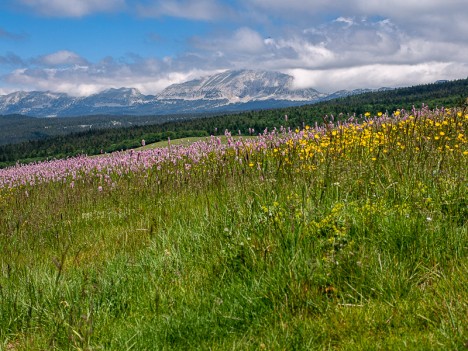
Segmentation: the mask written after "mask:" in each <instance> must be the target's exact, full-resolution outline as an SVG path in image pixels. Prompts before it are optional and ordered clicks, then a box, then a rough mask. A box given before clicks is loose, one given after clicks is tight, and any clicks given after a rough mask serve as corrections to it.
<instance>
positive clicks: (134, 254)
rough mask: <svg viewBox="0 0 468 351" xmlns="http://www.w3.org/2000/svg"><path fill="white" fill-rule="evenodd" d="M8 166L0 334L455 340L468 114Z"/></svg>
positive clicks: (82, 340) (223, 344)
mask: <svg viewBox="0 0 468 351" xmlns="http://www.w3.org/2000/svg"><path fill="white" fill-rule="evenodd" d="M373 113H375V114H376V116H374V117H372V116H371V114H370V113H366V116H365V117H364V118H362V119H358V120H352V119H351V120H349V121H346V122H341V123H333V121H332V120H331V119H330V120H328V121H327V123H325V124H324V125H323V126H318V127H313V128H312V127H309V126H305V128H304V129H302V130H299V129H297V130H285V129H283V128H282V129H279V130H270V131H265V132H264V133H263V134H262V135H260V136H258V137H256V138H236V139H233V138H232V137H231V136H230V135H229V133H226V134H227V135H226V141H221V139H219V138H215V137H212V138H211V139H208V140H205V141H203V140H202V141H197V142H194V143H191V144H184V143H182V144H181V145H175V144H173V143H169V145H167V146H166V147H164V148H150V149H148V150H135V151H133V152H126V153H115V154H109V155H104V156H102V157H95V158H87V157H77V158H72V159H68V160H57V161H50V162H44V163H39V164H33V165H25V166H19V165H18V166H16V167H11V168H7V169H3V170H0V265H1V267H0V268H1V270H0V349H1V350H190V349H197V350H198V349H200V350H403V349H405V350H462V349H464V348H466V347H468V346H467V344H468V323H467V321H468V134H467V132H466V130H467V126H468V112H467V111H465V110H461V109H451V110H444V109H439V110H429V109H425V108H423V109H420V110H413V111H404V110H401V111H400V110H398V111H395V112H394V113H392V114H391V115H386V114H382V113H378V111H375V112H373Z"/></svg>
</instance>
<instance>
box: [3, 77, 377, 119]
mask: <svg viewBox="0 0 468 351" xmlns="http://www.w3.org/2000/svg"><path fill="white" fill-rule="evenodd" d="M293 83H294V78H293V77H292V76H290V75H287V74H284V73H280V72H274V71H254V70H229V71H224V72H221V73H218V74H214V75H211V76H206V77H202V78H198V79H194V80H190V81H187V82H183V83H177V84H172V85H170V86H168V87H166V88H165V89H164V90H163V91H161V92H160V93H159V94H156V95H144V94H142V93H141V92H140V91H139V90H138V89H136V88H125V87H122V88H110V89H106V90H104V91H102V92H99V93H96V94H92V95H89V96H85V97H72V96H70V95H67V94H66V93H55V92H51V91H45V92H41V91H32V92H23V91H17V92H13V93H11V94H8V95H2V96H0V114H1V115H7V114H24V115H28V116H32V117H71V116H88V115H95V114H113V115H145V114H160V115H167V114H177V113H200V112H223V111H243V110H249V109H259V108H273V107H275V108H276V107H288V106H295V105H300V104H307V103H316V102H319V101H324V100H328V99H333V98H338V97H344V96H349V95H354V94H357V93H362V92H368V91H373V90H372V89H357V90H353V91H349V90H341V91H338V92H335V93H332V94H326V93H321V92H319V91H317V90H315V89H313V88H306V89H295V88H294V86H293Z"/></svg>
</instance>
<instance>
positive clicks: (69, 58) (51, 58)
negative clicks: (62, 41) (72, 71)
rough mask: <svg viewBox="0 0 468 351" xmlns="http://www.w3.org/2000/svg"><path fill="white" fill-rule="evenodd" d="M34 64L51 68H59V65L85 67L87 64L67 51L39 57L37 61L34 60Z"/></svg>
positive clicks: (76, 55)
mask: <svg viewBox="0 0 468 351" xmlns="http://www.w3.org/2000/svg"><path fill="white" fill-rule="evenodd" d="M36 62H37V63H40V64H42V65H44V66H52V67H54V66H61V65H85V64H87V62H86V60H85V59H84V58H82V57H80V56H79V55H78V54H76V53H74V52H71V51H68V50H61V51H57V52H54V53H52V54H49V55H45V56H41V57H39V58H38V59H36Z"/></svg>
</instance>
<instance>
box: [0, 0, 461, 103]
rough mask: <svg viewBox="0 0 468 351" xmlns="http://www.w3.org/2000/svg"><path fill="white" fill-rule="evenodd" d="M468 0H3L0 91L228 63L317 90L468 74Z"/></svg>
mask: <svg viewBox="0 0 468 351" xmlns="http://www.w3.org/2000/svg"><path fill="white" fill-rule="evenodd" d="M466 11H467V3H466V0H424V1H421V0H335V1H329V0H287V1H285V0H197V1H193V0H99V1H97V0H1V2H0V95H4V94H8V93H11V92H13V91H17V90H24V91H32V90H41V91H45V90H49V91H54V92H65V93H68V94H70V95H73V96H86V95H90V94H94V93H97V92H99V91H102V90H105V89H109V88H119V87H134V88H137V89H139V90H140V91H141V92H142V93H144V94H157V93H158V92H160V91H161V90H162V89H164V88H165V87H167V86H168V85H170V84H173V83H181V82H184V81H187V80H190V79H195V78H199V77H202V76H207V75H211V74H214V73H218V72H222V71H224V70H228V69H255V70H271V71H279V72H283V73H286V74H290V75H292V76H293V77H294V84H295V87H297V88H309V87H310V88H315V89H317V90H319V91H320V92H326V93H330V92H334V91H337V90H342V89H358V88H379V87H401V86H412V85H417V84H424V83H432V82H435V81H437V80H445V79H447V80H453V79H460V78H467V77H468V57H467V55H466V53H467V52H468V21H467V20H466V14H467V12H466Z"/></svg>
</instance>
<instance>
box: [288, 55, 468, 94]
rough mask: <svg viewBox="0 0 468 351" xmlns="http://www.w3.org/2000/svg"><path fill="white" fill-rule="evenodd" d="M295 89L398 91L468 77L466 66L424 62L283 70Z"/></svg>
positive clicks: (467, 67)
mask: <svg viewBox="0 0 468 351" xmlns="http://www.w3.org/2000/svg"><path fill="white" fill-rule="evenodd" d="M286 73H289V74H291V75H292V76H294V78H295V85H296V87H297V88H308V87H314V88H317V87H320V89H321V91H324V92H333V91H336V90H337V87H340V89H359V88H380V87H402V86H411V85H417V84H426V83H433V82H435V81H436V80H439V79H460V78H463V77H468V64H464V63H457V64H454V63H448V62H426V63H420V64H415V65H408V64H400V65H389V64H385V65H382V64H370V65H365V66H358V67H352V68H340V69H329V70H327V69H322V70H320V69H318V70H306V69H293V70H287V71H286Z"/></svg>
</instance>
